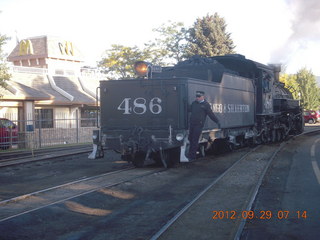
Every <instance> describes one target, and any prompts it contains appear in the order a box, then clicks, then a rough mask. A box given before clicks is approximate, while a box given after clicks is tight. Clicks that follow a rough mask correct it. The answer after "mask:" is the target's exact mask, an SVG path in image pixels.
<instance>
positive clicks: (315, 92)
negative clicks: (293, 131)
mask: <svg viewBox="0 0 320 240" xmlns="http://www.w3.org/2000/svg"><path fill="white" fill-rule="evenodd" d="M296 82H297V83H298V85H299V91H300V94H301V99H302V104H303V107H304V108H305V109H312V110H318V108H319V106H320V89H319V87H317V83H316V77H315V76H314V75H313V74H312V71H311V70H307V69H306V68H302V69H301V70H300V71H298V72H297V74H296Z"/></svg>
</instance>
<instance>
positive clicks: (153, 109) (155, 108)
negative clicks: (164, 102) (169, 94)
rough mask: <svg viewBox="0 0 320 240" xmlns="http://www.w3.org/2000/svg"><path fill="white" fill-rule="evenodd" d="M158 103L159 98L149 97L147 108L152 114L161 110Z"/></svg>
mask: <svg viewBox="0 0 320 240" xmlns="http://www.w3.org/2000/svg"><path fill="white" fill-rule="evenodd" d="M154 102H156V103H154ZM158 103H159V104H158ZM160 103H161V99H160V98H158V97H155V98H152V99H151V101H150V103H149V109H150V111H151V112H152V113H153V114H159V113H161V112H162V107H161V105H160Z"/></svg>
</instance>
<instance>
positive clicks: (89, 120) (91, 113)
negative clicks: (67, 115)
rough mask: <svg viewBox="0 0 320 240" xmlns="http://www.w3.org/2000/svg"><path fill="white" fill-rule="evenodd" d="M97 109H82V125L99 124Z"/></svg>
mask: <svg viewBox="0 0 320 240" xmlns="http://www.w3.org/2000/svg"><path fill="white" fill-rule="evenodd" d="M97 114H98V111H97V110H96V109H81V127H95V126H97Z"/></svg>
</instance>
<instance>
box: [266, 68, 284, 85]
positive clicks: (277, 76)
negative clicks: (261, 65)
mask: <svg viewBox="0 0 320 240" xmlns="http://www.w3.org/2000/svg"><path fill="white" fill-rule="evenodd" d="M268 65H269V66H270V67H271V68H272V69H273V74H274V80H275V81H276V82H279V81H280V72H281V64H268Z"/></svg>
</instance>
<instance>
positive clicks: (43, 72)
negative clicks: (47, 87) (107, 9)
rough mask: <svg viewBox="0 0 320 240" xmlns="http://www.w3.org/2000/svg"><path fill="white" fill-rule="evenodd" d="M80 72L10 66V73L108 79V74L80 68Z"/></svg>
mask: <svg viewBox="0 0 320 240" xmlns="http://www.w3.org/2000/svg"><path fill="white" fill-rule="evenodd" d="M79 71H80V72H78V71H74V70H68V69H47V68H35V67H23V66H12V65H11V66H9V72H11V73H13V72H19V73H31V74H32V73H33V74H41V75H47V74H51V75H53V76H79V75H80V77H85V78H96V79H107V74H104V73H101V72H99V71H98V70H97V71H88V69H87V68H80V70H79Z"/></svg>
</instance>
